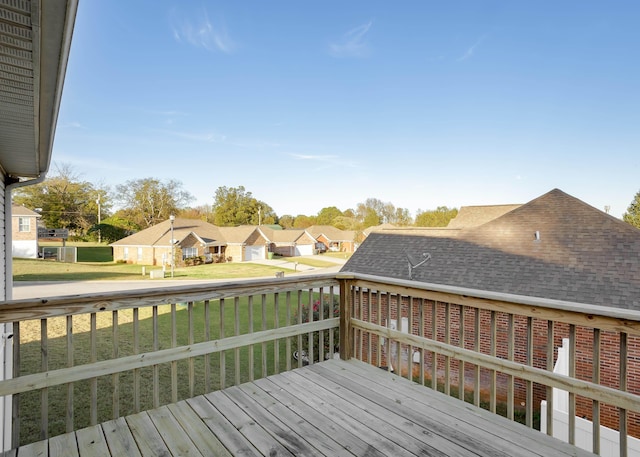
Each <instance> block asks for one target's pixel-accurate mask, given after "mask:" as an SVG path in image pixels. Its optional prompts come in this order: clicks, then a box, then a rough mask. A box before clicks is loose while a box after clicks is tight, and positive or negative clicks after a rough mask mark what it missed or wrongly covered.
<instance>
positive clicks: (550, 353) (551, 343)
mask: <svg viewBox="0 0 640 457" xmlns="http://www.w3.org/2000/svg"><path fill="white" fill-rule="evenodd" d="M554 333H555V331H554V322H553V321H552V320H549V321H547V371H549V372H551V373H553V369H554V365H555V364H554V354H555V352H554V351H555V336H554ZM553 408H554V403H553V387H551V386H548V387H547V435H549V436H553Z"/></svg>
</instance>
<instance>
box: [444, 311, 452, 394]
mask: <svg viewBox="0 0 640 457" xmlns="http://www.w3.org/2000/svg"><path fill="white" fill-rule="evenodd" d="M444 342H445V344H446V345H450V344H451V305H450V304H449V303H445V304H444ZM444 393H445V394H446V395H451V357H449V356H448V355H446V356H445V357H444Z"/></svg>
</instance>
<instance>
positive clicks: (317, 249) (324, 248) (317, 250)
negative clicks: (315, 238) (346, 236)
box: [313, 243, 327, 254]
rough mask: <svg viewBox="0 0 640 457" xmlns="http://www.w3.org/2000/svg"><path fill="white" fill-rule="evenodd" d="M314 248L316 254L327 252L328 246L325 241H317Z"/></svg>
mask: <svg viewBox="0 0 640 457" xmlns="http://www.w3.org/2000/svg"><path fill="white" fill-rule="evenodd" d="M313 250H314V251H315V252H314V253H315V254H324V253H325V252H327V246H326V245H325V244H324V243H316V244H315V247H314V248H313Z"/></svg>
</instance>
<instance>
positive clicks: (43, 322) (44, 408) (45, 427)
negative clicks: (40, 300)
mask: <svg viewBox="0 0 640 457" xmlns="http://www.w3.org/2000/svg"><path fill="white" fill-rule="evenodd" d="M40 368H41V369H42V371H43V372H46V371H48V370H49V340H48V337H47V319H40ZM40 408H41V418H40V439H42V440H44V439H46V438H48V437H49V389H47V388H46V387H45V388H44V389H42V390H41V391H40Z"/></svg>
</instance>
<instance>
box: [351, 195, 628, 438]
mask: <svg viewBox="0 0 640 457" xmlns="http://www.w3.org/2000/svg"><path fill="white" fill-rule="evenodd" d="M486 210H487V211H486V212H485V214H484V215H482V216H480V213H482V212H483V209H482V207H476V208H474V209H472V210H470V211H466V210H465V209H464V208H462V209H461V211H460V213H459V215H458V217H460V218H461V219H466V222H467V223H465V220H458V221H456V220H455V219H454V220H452V223H451V224H450V227H452V228H446V229H436V230H432V231H429V230H422V231H416V230H403V229H399V228H392V227H387V228H386V229H383V230H379V231H374V232H372V233H371V234H370V235H369V236H368V237H367V238H366V240H365V241H364V242H363V244H362V246H361V247H360V248H359V249H358V250H357V251H356V252H355V254H354V255H353V256H352V257H351V259H350V260H349V261H348V262H347V263H346V264H345V265H344V267H343V268H342V271H345V272H353V273H363V274H368V275H375V276H382V277H388V278H396V279H407V280H411V281H415V282H423V283H429V284H442V285H447V286H455V287H460V288H461V289H463V290H482V291H489V292H494V293H498V294H513V295H517V296H521V297H532V298H544V299H550V300H554V301H555V302H556V303H557V307H558V310H559V311H558V313H561V311H560V309H562V306H563V304H564V303H581V304H584V305H581V306H582V307H583V308H584V307H585V306H587V307H588V306H593V307H609V308H613V309H615V308H620V309H624V310H626V309H631V310H636V311H637V310H640V294H639V293H638V291H640V256H639V255H638V254H639V253H640V230H639V229H637V228H635V227H633V226H631V225H629V224H627V223H626V222H623V221H621V220H619V219H616V218H615V217H612V216H610V215H608V214H606V213H604V212H603V211H600V210H598V209H596V208H593V207H591V206H589V205H587V204H586V203H584V202H582V201H580V200H578V199H576V198H574V197H572V196H570V195H567V194H566V193H564V192H562V191H560V190H558V189H554V190H552V191H550V192H549V193H547V194H545V195H542V196H541V197H538V198H536V199H534V200H532V201H530V202H529V203H526V204H524V205H514V206H513V207H512V208H509V207H504V206H501V207H500V208H497V207H486ZM502 210H506V211H502ZM472 214H474V215H473V217H469V218H467V215H469V216H471V215H472ZM477 221H482V222H483V223H480V224H478V223H477ZM461 293H462V292H461ZM360 297H362V298H360ZM358 299H361V300H362V303H360V305H361V306H362V308H363V310H364V312H365V315H366V314H367V312H368V310H371V313H372V316H373V319H374V321H375V313H376V312H377V311H376V309H380V308H379V307H377V306H375V305H378V306H380V304H381V305H382V306H383V309H384V307H385V306H386V304H387V296H385V295H382V294H381V295H377V294H376V293H375V291H371V293H370V294H365V295H359V296H356V300H358ZM392 299H393V300H397V298H392ZM372 305H373V306H372ZM432 305H433V306H434V307H435V308H436V309H437V310H438V311H437V312H438V313H439V314H442V313H448V315H449V319H450V320H451V328H450V329H448V330H447V333H446V334H447V335H449V338H450V339H451V341H452V344H456V345H458V344H461V342H460V341H457V338H458V335H459V334H458V332H459V330H460V327H461V321H464V322H463V324H464V326H463V328H464V329H465V339H464V346H465V347H468V348H473V347H474V344H475V338H476V330H475V328H474V321H473V319H472V316H471V315H470V314H469V313H468V311H469V310H467V309H466V308H465V307H461V306H458V305H451V306H449V305H448V304H447V303H441V302H438V301H433V303H432ZM507 316H508V312H507V310H505V313H495V314H494V315H492V314H491V313H488V312H487V313H485V314H483V315H481V320H480V327H479V332H478V338H479V344H480V347H481V349H482V351H483V352H485V353H490V350H491V347H492V345H491V338H492V333H493V332H492V328H495V329H496V330H495V339H496V351H497V356H498V357H501V358H507V357H508V355H509V353H508V349H509V345H508V340H509V332H508V329H509V328H510V323H509V322H508V321H507ZM365 317H367V318H368V316H365ZM414 317H415V316H414ZM402 318H403V320H407V319H408V316H405V315H403V316H402ZM396 319H397V316H396ZM408 325H409V322H408V320H407V324H406V325H405V331H406V330H407V327H408ZM411 325H412V330H413V331H414V333H415V332H417V330H418V328H419V324H418V321H417V320H415V321H414V322H412V323H411ZM527 325H528V322H527V319H519V320H516V321H515V322H514V323H513V328H514V334H515V348H514V352H515V359H516V360H518V361H520V362H522V363H527V359H526V357H527V355H528V354H530V351H528V350H527V348H528V347H529V346H528V345H529V344H530V343H531V347H532V348H533V354H532V360H531V363H532V364H533V365H534V366H535V367H539V368H543V369H544V368H545V367H547V358H548V357H547V353H546V343H547V338H549V333H548V321H545V320H542V319H534V320H533V322H532V326H531V328H532V329H533V330H534V331H533V336H532V338H533V339H534V340H533V342H529V341H528V335H527V328H528V327H527ZM494 326H495V327H494ZM422 330H423V331H424V334H425V335H427V336H428V337H430V338H433V339H440V340H441V341H442V338H443V335H445V331H444V329H442V328H438V329H433V328H432V327H431V320H430V319H425V321H424V322H423V329H422ZM571 332H575V341H576V342H577V347H576V360H575V361H574V363H575V367H576V368H575V370H576V377H577V378H579V379H584V380H592V379H593V376H594V366H593V365H594V364H593V345H594V338H596V336H595V335H594V334H593V332H592V330H591V329H590V328H586V327H585V328H582V327H579V326H576V328H575V329H572V328H570V327H569V325H566V324H558V323H556V325H555V328H554V331H553V333H552V337H553V341H554V347H555V348H556V349H555V353H554V354H555V355H554V360H555V358H557V354H558V352H557V348H558V347H561V346H562V339H563V338H569V335H570V333H571ZM599 338H600V358H601V363H600V366H599V367H602V370H601V371H602V375H601V376H602V379H601V382H602V383H603V384H605V385H608V386H610V387H612V388H619V386H620V383H621V380H620V376H619V373H620V363H619V354H620V347H621V346H620V345H621V344H622V343H621V341H619V337H618V336H617V334H616V333H614V332H611V333H609V332H602V335H600V336H599ZM625 346H626V348H627V350H628V358H627V367H626V370H625V375H626V377H627V383H628V384H627V386H626V389H627V390H628V391H629V392H633V393H640V363H639V362H638V361H640V339H639V338H637V337H634V336H631V335H629V336H628V340H627V341H626V342H625ZM380 347H381V346H380V345H375V344H374V348H375V350H374V352H373V357H376V356H377V354H376V350H377V349H378V348H380ZM431 361H432V360H431V357H430V355H428V354H427V355H425V367H427V366H429V370H427V368H425V370H427V371H429V373H432V371H430V370H431V366H430V365H431ZM441 364H442V360H440V361H438V370H437V373H438V376H440V375H442V374H443V373H444V372H443V369H442V367H441ZM456 366H457V365H456ZM599 367H596V368H599ZM468 369H469V370H470V369H471V368H468ZM453 372H454V373H455V372H456V370H453ZM429 373H427V376H429ZM467 375H468V373H465V380H466V378H467ZM452 377H454V378H455V375H454V374H452ZM456 381H457V383H458V385H460V382H461V381H460V380H456ZM456 381H454V382H456ZM502 381H504V379H502ZM497 383H498V385H499V386H502V387H503V388H505V386H506V383H505V382H501V379H500V378H498V380H497ZM545 394H546V392H545V390H544V389H542V388H538V389H535V391H534V405H538V406H539V405H540V401H541V400H542V399H544V398H545ZM505 395H506V392H504V391H503V392H502V396H503V398H504V397H505ZM526 401H527V399H526V395H525V386H523V385H516V404H525V402H526ZM577 408H578V410H577V415H578V416H580V417H583V418H585V419H589V420H590V419H591V418H592V402H591V401H588V400H587V399H584V398H580V399H578V401H577ZM600 418H601V421H602V424H603V425H606V426H608V427H610V428H613V429H616V428H617V426H618V421H619V416H618V414H617V410H616V409H615V408H611V407H608V406H605V405H603V406H602V410H601V412H600ZM629 434H631V435H633V436H636V437H639V436H640V418H638V417H637V416H636V415H633V419H632V418H631V417H630V420H629Z"/></svg>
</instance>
